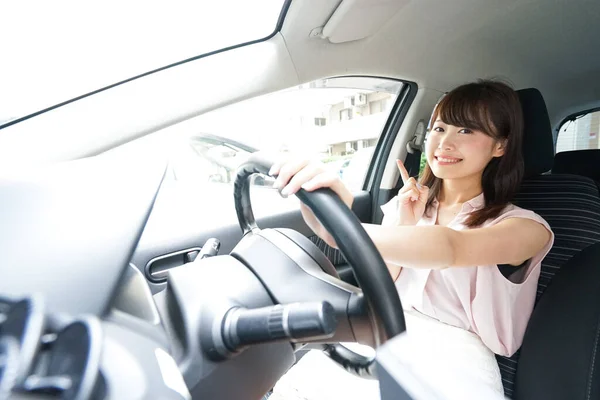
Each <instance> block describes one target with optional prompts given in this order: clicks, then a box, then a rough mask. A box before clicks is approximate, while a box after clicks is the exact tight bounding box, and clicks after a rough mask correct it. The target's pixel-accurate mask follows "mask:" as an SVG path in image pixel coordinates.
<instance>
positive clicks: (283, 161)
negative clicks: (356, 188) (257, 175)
mask: <svg viewBox="0 0 600 400" xmlns="http://www.w3.org/2000/svg"><path fill="white" fill-rule="evenodd" d="M269 175H271V176H276V177H277V179H276V180H275V183H274V184H273V187H274V188H275V189H278V190H280V191H281V194H282V195H283V196H285V197H287V196H291V195H293V194H295V193H296V192H297V191H298V190H300V189H301V188H302V189H304V190H306V191H308V192H312V191H313V190H316V189H319V188H329V189H331V190H332V191H333V192H335V193H336V194H337V195H338V196H339V197H340V198H341V199H342V201H343V202H344V203H345V204H346V205H347V206H348V208H350V207H352V202H353V201H354V196H353V195H352V193H351V192H350V190H349V189H348V188H347V187H346V185H345V184H344V182H342V180H341V179H340V177H339V176H338V175H337V174H336V173H335V172H333V171H331V170H329V169H327V167H326V166H325V165H324V164H323V163H321V162H320V161H315V160H311V159H310V158H307V157H302V156H300V155H291V154H286V155H283V156H281V157H280V161H277V162H275V164H273V167H272V168H271V170H270V171H269ZM300 211H301V212H302V216H303V218H304V221H305V222H306V224H307V225H308V226H309V227H310V228H311V229H312V230H313V232H315V234H317V235H318V236H319V237H320V238H321V239H323V240H324V241H325V242H326V243H327V244H329V245H330V246H332V247H336V245H335V240H334V239H333V237H332V236H331V235H330V234H329V232H327V230H326V229H325V228H324V227H323V225H321V223H320V222H319V220H318V219H317V217H316V216H315V214H314V213H313V212H312V211H311V210H310V209H309V208H308V207H307V206H306V205H304V204H303V203H301V204H300Z"/></svg>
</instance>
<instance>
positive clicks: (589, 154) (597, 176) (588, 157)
mask: <svg viewBox="0 0 600 400" xmlns="http://www.w3.org/2000/svg"><path fill="white" fill-rule="evenodd" d="M552 173H553V174H573V175H581V176H587V177H588V178H592V179H593V180H595V181H600V149H592V150H573V151H563V152H561V153H556V156H555V158H554V167H552Z"/></svg>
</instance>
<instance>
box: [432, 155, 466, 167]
mask: <svg viewBox="0 0 600 400" xmlns="http://www.w3.org/2000/svg"><path fill="white" fill-rule="evenodd" d="M435 160H436V161H437V163H438V164H439V165H453V164H456V163H459V162H461V161H462V158H456V157H449V156H435Z"/></svg>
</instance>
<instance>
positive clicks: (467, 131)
mask: <svg viewBox="0 0 600 400" xmlns="http://www.w3.org/2000/svg"><path fill="white" fill-rule="evenodd" d="M458 132H459V133H466V134H469V133H473V131H472V130H470V129H467V128H463V129H461V130H460V131H458Z"/></svg>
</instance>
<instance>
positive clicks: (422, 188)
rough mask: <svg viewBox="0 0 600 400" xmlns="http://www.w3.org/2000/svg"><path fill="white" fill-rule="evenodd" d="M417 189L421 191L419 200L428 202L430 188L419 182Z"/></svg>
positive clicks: (424, 202)
mask: <svg viewBox="0 0 600 400" xmlns="http://www.w3.org/2000/svg"><path fill="white" fill-rule="evenodd" d="M417 190H418V191H419V201H420V202H421V203H423V204H427V200H428V199H429V188H428V187H427V186H422V185H420V184H418V183H417Z"/></svg>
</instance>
